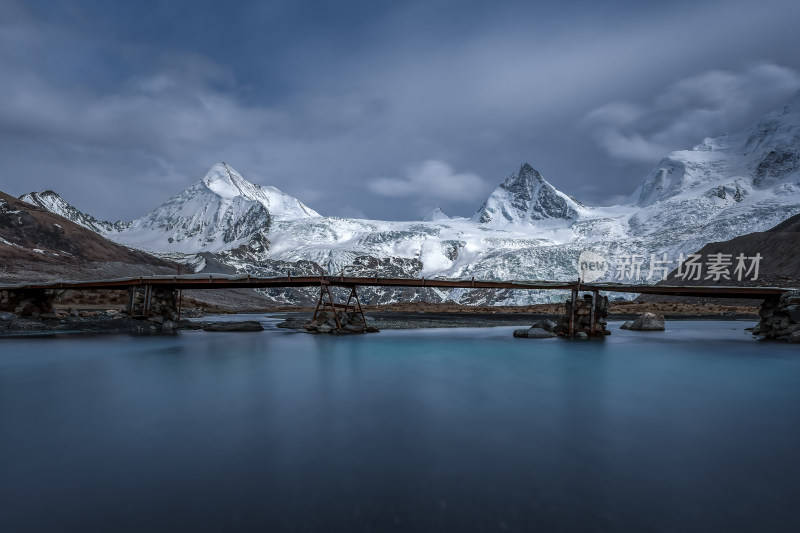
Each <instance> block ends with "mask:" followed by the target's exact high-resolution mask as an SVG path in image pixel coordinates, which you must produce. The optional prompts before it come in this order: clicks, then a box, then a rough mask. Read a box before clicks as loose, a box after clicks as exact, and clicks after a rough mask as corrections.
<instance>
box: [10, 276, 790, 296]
mask: <svg viewBox="0 0 800 533" xmlns="http://www.w3.org/2000/svg"><path fill="white" fill-rule="evenodd" d="M321 285H328V286H335V287H348V288H352V287H359V286H361V287H417V288H423V287H429V288H430V287H435V288H442V289H517V290H580V291H587V292H596V291H597V292H599V291H605V292H619V293H636V294H658V295H665V296H696V297H710V298H750V299H765V298H769V297H771V296H779V295H781V294H783V293H784V292H787V291H792V290H798V289H796V288H786V287H735V286H723V285H708V286H686V285H683V286H679V285H644V284H640V285H634V284H626V283H583V282H581V281H580V280H575V281H543V280H511V281H486V280H476V279H474V278H472V279H466V280H465V279H458V280H454V279H441V278H432V279H425V278H381V277H378V276H375V277H353V276H344V275H342V276H329V275H320V276H292V275H291V274H288V275H286V276H281V277H268V278H263V277H256V276H250V275H244V274H239V275H223V274H189V275H182V276H147V277H134V278H118V279H103V280H87V281H47V282H22V283H16V284H6V285H0V290H78V289H94V290H103V289H107V290H126V289H130V288H132V287H145V286H151V287H154V288H160V289H166V290H180V289H242V288H249V289H270V288H284V287H319V286H321Z"/></svg>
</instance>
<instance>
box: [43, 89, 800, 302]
mask: <svg viewBox="0 0 800 533" xmlns="http://www.w3.org/2000/svg"><path fill="white" fill-rule="evenodd" d="M799 102H800V98H798V97H797V96H795V98H793V99H792V101H790V102H789V104H788V105H787V106H785V107H784V108H783V109H782V110H779V111H777V112H775V113H771V114H770V115H767V116H765V117H764V118H763V119H762V120H760V121H759V122H758V123H757V124H755V125H754V126H753V127H751V128H747V129H745V130H744V131H742V132H738V133H734V134H726V135H722V136H720V137H716V138H713V139H706V140H704V141H703V142H702V143H701V144H699V145H698V146H696V147H694V148H693V149H692V150H682V151H677V152H673V153H671V154H669V155H668V156H667V157H665V158H664V159H663V160H662V161H661V162H660V163H659V164H658V165H657V166H656V167H655V168H654V169H653V170H652V171H651V172H650V173H649V174H648V175H647V176H646V177H645V178H644V180H643V181H642V183H641V184H640V185H639V186H638V187H637V188H636V190H635V191H634V192H633V194H632V195H631V196H630V197H629V199H628V200H627V201H626V202H625V203H624V204H622V205H617V206H611V207H590V206H586V205H583V204H581V203H580V202H578V201H576V200H575V199H573V198H572V197H570V196H569V195H567V194H565V193H563V192H561V191H559V190H557V189H556V188H555V187H553V186H552V185H551V184H550V183H549V182H547V181H546V180H545V179H544V177H542V175H541V174H540V173H539V172H538V171H536V170H535V169H534V168H533V167H532V166H531V165H530V164H528V163H524V164H522V165H521V166H520V168H519V169H518V170H517V171H516V172H515V173H513V174H511V175H510V176H509V177H508V178H507V179H506V180H504V181H503V182H502V183H501V184H500V185H499V186H498V187H497V188H496V189H495V191H493V192H492V193H491V195H490V196H489V197H488V199H487V200H486V202H485V203H484V204H483V205H482V206H481V208H480V209H478V211H477V212H476V213H475V214H474V215H473V216H472V217H471V218H460V217H452V218H451V217H447V215H445V214H444V213H442V212H441V210H435V211H434V212H432V213H431V214H430V215H429V216H428V217H426V219H425V220H423V221H417V222H413V221H412V222H394V221H378V220H362V219H347V218H338V217H323V216H320V215H319V214H318V213H316V212H315V211H313V210H311V209H310V208H308V207H306V206H305V205H303V204H302V203H301V202H300V201H299V200H297V199H294V198H292V197H291V196H288V195H285V194H283V193H281V192H280V191H278V190H277V189H274V188H271V187H259V186H257V185H253V184H251V183H249V182H247V180H245V179H244V178H243V177H242V176H241V175H240V174H238V173H237V172H236V171H234V170H233V169H231V168H230V167H229V166H228V165H226V164H224V163H221V164H218V165H215V166H214V167H212V169H211V170H210V171H209V173H208V174H207V175H206V177H205V178H203V179H202V180H201V181H200V182H198V183H196V184H195V185H193V186H191V187H189V188H188V189H186V190H185V191H184V192H182V193H181V194H179V195H177V196H175V197H174V198H172V199H170V200H169V201H168V202H166V203H165V204H163V205H162V206H160V207H159V208H157V209H156V210H154V211H153V212H151V213H150V214H148V215H146V216H145V217H142V218H141V219H137V220H135V221H132V222H130V223H117V224H113V225H108V226H107V225H106V224H108V223H102V222H100V221H96V220H95V219H93V218H92V217H89V216H88V215H84V214H82V213H80V212H77V213H76V212H73V211H71V210H70V209H68V208H67V207H65V206H63V205H61V204H60V203H59V202H57V201H54V199H52V198H51V199H50V200H49V202H50V205H53V206H54V209H56V207H55V206H56V205H58V207H57V208H58V209H60V210H61V211H63V212H65V213H69V215H68V218H71V219H72V220H75V221H76V222H78V223H81V224H83V225H86V226H87V227H91V226H90V225H89V224H92V225H93V226H94V228H93V229H95V231H98V229H96V228H99V230H100V231H102V232H105V234H106V235H107V236H108V237H109V238H111V239H112V240H115V241H117V242H120V243H122V244H126V245H129V246H133V247H137V248H141V249H144V250H147V251H151V252H156V253H161V254H170V255H171V256H172V257H178V258H179V257H181V256H183V257H184V259H185V260H186V261H187V262H194V264H197V265H198V268H203V265H205V264H206V263H205V260H200V259H197V257H200V256H195V254H199V253H203V254H207V253H213V254H216V255H215V259H214V260H215V261H218V262H220V263H223V264H226V265H229V266H230V267H233V268H235V269H236V270H237V271H240V272H248V273H253V274H261V275H274V274H276V273H281V271H280V270H279V269H283V268H285V267H286V266H287V265H300V264H303V265H306V267H304V268H309V269H311V270H312V271H314V270H316V272H318V268H317V267H313V266H310V265H314V264H316V265H320V266H321V267H322V268H323V269H324V270H326V271H327V272H329V273H338V272H340V271H341V270H342V269H350V271H353V272H360V273H365V274H367V275H374V272H372V271H369V273H367V272H368V270H369V269H383V270H381V272H384V273H391V275H398V276H411V277H419V276H425V277H434V276H439V277H448V278H467V277H473V276H474V277H475V278H476V279H573V278H576V277H577V275H578V271H577V258H578V256H579V255H580V253H581V252H583V251H586V250H590V251H592V252H594V253H597V254H599V255H600V256H602V257H605V258H607V259H608V261H609V263H610V265H611V266H610V268H609V269H608V271H607V272H606V275H605V277H604V278H601V279H605V280H613V279H616V278H615V276H616V274H617V272H616V271H615V268H614V265H615V264H618V263H619V261H620V258H624V257H629V256H633V255H636V256H639V257H642V258H644V259H645V260H647V259H649V258H650V257H651V255H654V256H657V257H659V258H661V257H662V256H663V255H664V254H666V255H667V256H669V258H671V259H673V260H677V257H678V254H689V253H693V252H694V251H695V250H698V249H700V248H701V247H702V246H704V245H705V244H706V243H708V242H712V241H723V240H728V239H731V238H733V237H735V236H738V235H741V234H744V233H751V232H754V231H761V230H765V229H768V228H770V227H772V226H774V225H776V224H777V223H779V222H781V221H782V220H784V219H786V218H788V217H790V216H792V215H794V214H797V213H798V212H800V103H799ZM32 198H34V197H33V196H32ZM67 205H68V204H67ZM70 207H71V206H70ZM73 209H74V208H73ZM75 211H77V210H75ZM673 266H675V265H673ZM316 272H315V273H316ZM646 273H647V272H646V271H645V272H644V274H646ZM620 281H634V280H628V279H622V280H620ZM635 281H640V282H643V281H650V282H655V281H658V279H657V278H656V279H651V280H646V279H640V280H635ZM440 292H441V294H439V293H431V294H429V295H428V296H429V297H430V298H434V299H435V298H445V299H453V300H456V301H462V302H466V303H508V304H513V303H527V302H530V301H537V300H540V299H541V298H542V297H544V295H537V294H535V293H531V292H525V291H498V292H495V293H491V294H488V293H484V295H483V296H475V294H473V293H470V292H469V291H450V292H445V291H440ZM555 297H557V296H555ZM376 298H377V299H378V300H380V299H381V298H383V296H381V295H379V294H376ZM386 298H389V299H390V298H391V296H387V297H386ZM386 298H384V300H383V301H385V300H386Z"/></svg>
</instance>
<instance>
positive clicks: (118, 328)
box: [0, 304, 757, 337]
mask: <svg viewBox="0 0 800 533" xmlns="http://www.w3.org/2000/svg"><path fill="white" fill-rule="evenodd" d="M561 306H562V307H563V304H561ZM637 307H638V306H637ZM184 314H185V315H187V316H189V317H193V319H192V320H186V319H185V318H184V319H183V320H176V321H172V320H164V319H163V318H160V317H156V318H154V319H150V320H145V319H141V318H130V317H128V316H127V314H126V313H125V312H124V311H119V310H113V309H109V310H81V311H77V310H70V311H69V312H64V311H62V312H60V313H58V314H44V315H41V316H39V317H37V318H32V317H20V316H17V315H15V314H12V313H0V337H12V336H31V335H53V334H119V333H122V334H132V335H153V334H174V333H177V332H180V331H186V330H201V329H202V330H206V331H261V330H262V329H263V327H262V326H261V324H260V323H259V322H257V321H253V320H249V321H230V320H225V321H219V320H213V319H211V318H210V317H209V320H203V317H204V315H203V314H202V313H196V312H194V310H184ZM259 314H260V313H259ZM263 314H265V315H268V316H270V317H272V318H277V319H283V321H282V322H281V323H279V324H277V326H278V327H279V328H286V329H298V330H299V329H302V328H303V327H304V326H305V325H308V323H309V321H310V320H311V317H312V315H313V310H307V309H302V310H299V309H297V308H293V309H286V310H284V311H281V312H274V311H273V310H265V311H263ZM231 315H232V314H231V313H228V314H227V316H229V317H230V316H231ZM663 315H664V317H665V319H666V320H753V321H754V322H755V321H756V320H757V318H756V317H757V315H754V314H751V313H733V312H725V313H705V314H703V313H663ZM560 316H561V315H560V314H558V313H541V312H533V313H531V312H527V313H526V312H495V311H492V312H475V311H473V312H427V311H393V310H386V309H384V310H381V311H374V310H373V311H367V312H366V320H367V322H366V326H367V327H369V328H370V329H373V328H374V329H377V330H400V329H428V328H485V327H498V326H517V327H530V325H531V324H533V323H536V322H538V321H541V320H553V321H557V320H558V319H559V317H560ZM637 316H639V315H638V314H633V313H625V314H611V313H610V314H609V316H608V320H610V321H625V320H634V319H635V318H636V317H637Z"/></svg>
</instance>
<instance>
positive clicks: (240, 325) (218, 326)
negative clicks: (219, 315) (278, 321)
mask: <svg viewBox="0 0 800 533" xmlns="http://www.w3.org/2000/svg"><path fill="white" fill-rule="evenodd" d="M203 330H204V331H264V326H262V325H261V322H257V321H255V320H243V321H241V322H215V323H213V324H209V325H207V326H206V327H204V328H203Z"/></svg>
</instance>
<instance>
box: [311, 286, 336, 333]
mask: <svg viewBox="0 0 800 533" xmlns="http://www.w3.org/2000/svg"><path fill="white" fill-rule="evenodd" d="M326 295H327V296H328V301H327V302H326V301H325V296H326ZM328 307H330V308H331V311H332V312H333V320H334V322H336V329H338V330H339V331H341V330H342V323H341V322H339V315H338V314H336V301H335V300H334V299H333V294H331V287H330V285H329V284H328V283H320V286H319V299H318V300H317V308H316V309H314V317H313V318H312V320H316V319H317V315H318V314H319V313H320V311H325V309H326V308H328Z"/></svg>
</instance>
